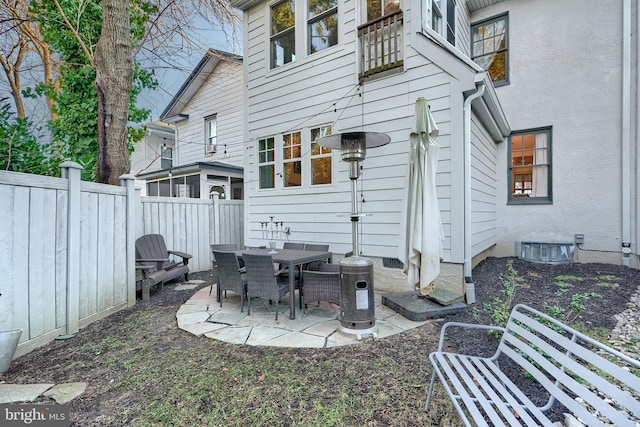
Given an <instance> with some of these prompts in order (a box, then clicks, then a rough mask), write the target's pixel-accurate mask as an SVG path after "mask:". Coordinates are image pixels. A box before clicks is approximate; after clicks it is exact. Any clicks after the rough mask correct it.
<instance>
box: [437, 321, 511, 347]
mask: <svg viewBox="0 0 640 427" xmlns="http://www.w3.org/2000/svg"><path fill="white" fill-rule="evenodd" d="M450 327H458V328H469V329H484V330H489V331H501V332H504V330H505V329H504V328H502V327H500V326H492V325H479V324H477V323H461V322H447V323H445V324H444V325H442V329H441V330H440V341H439V342H438V351H442V347H443V346H444V340H445V336H446V334H447V329H448V328H450Z"/></svg>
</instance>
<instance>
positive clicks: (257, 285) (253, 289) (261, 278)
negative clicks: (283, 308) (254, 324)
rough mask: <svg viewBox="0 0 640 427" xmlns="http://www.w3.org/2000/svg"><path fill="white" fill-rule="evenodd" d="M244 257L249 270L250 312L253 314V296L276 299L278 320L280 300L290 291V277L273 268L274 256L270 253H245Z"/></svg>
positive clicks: (248, 292) (248, 293) (248, 294)
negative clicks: (285, 276)
mask: <svg viewBox="0 0 640 427" xmlns="http://www.w3.org/2000/svg"><path fill="white" fill-rule="evenodd" d="M242 259H243V260H244V266H245V268H246V270H247V300H248V303H249V304H248V306H249V309H248V314H249V315H251V298H256V297H257V298H264V299H267V300H269V301H275V304H276V320H278V302H279V301H280V299H281V298H282V297H283V296H284V295H286V294H287V293H288V292H289V281H288V279H285V278H284V277H282V275H281V274H279V273H280V272H279V271H278V272H276V270H275V269H274V268H273V257H272V256H271V255H270V254H250V253H244V254H242ZM265 307H266V306H265Z"/></svg>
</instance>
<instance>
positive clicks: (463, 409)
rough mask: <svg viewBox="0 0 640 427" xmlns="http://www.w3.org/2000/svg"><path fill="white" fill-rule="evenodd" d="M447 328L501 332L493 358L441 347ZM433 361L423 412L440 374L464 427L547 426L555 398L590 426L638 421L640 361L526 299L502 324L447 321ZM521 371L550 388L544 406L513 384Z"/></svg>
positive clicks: (431, 356)
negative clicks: (535, 308)
mask: <svg viewBox="0 0 640 427" xmlns="http://www.w3.org/2000/svg"><path fill="white" fill-rule="evenodd" d="M450 327H470V328H478V329H485V330H491V329H494V330H499V331H502V332H503V334H502V338H501V339H500V342H499V344H498V348H497V350H496V352H495V354H494V355H493V356H491V357H479V356H473V355H463V354H457V353H451V352H446V351H443V346H444V343H445V339H446V332H447V329H448V328H450ZM429 359H430V361H431V364H432V365H433V368H434V372H433V375H432V377H431V384H430V387H429V392H428V396H427V402H426V404H425V411H426V410H428V408H429V405H430V403H431V398H432V394H433V389H434V383H435V379H436V377H437V378H438V379H439V380H440V382H441V383H442V384H443V386H444V389H445V390H446V392H447V394H448V395H449V397H450V398H451V400H452V402H453V405H454V406H455V408H456V410H457V411H458V413H459V414H460V417H461V418H462V421H463V422H464V425H466V426H471V425H479V426H484V425H527V426H539V425H549V426H550V425H552V422H551V421H550V420H549V419H548V418H547V416H546V415H545V414H544V412H546V411H548V410H549V409H550V408H551V407H552V406H553V405H554V403H555V402H556V401H557V402H559V403H560V404H562V405H563V406H564V407H566V408H567V410H568V411H567V412H571V413H572V414H573V415H574V416H575V417H576V418H578V419H579V420H580V421H582V422H583V423H584V424H586V425H603V421H602V420H605V419H606V420H608V422H609V423H612V424H613V425H616V426H636V425H637V424H636V423H635V421H634V420H633V419H634V417H635V418H636V419H638V418H640V401H639V400H638V396H639V395H640V377H638V376H637V375H640V374H639V371H638V369H640V361H638V360H635V359H633V358H631V357H629V356H626V355H625V354H623V353H621V352H619V351H617V350H615V349H613V348H611V347H609V346H607V345H604V344H602V343H600V342H598V341H596V340H594V339H592V338H590V337H588V336H586V335H584V334H582V333H580V332H578V331H576V330H575V329H572V328H570V327H569V326H566V325H565V324H563V323H561V322H559V321H558V320H556V319H554V318H552V317H550V316H548V315H546V314H544V313H541V312H539V311H537V310H534V309H532V308H530V307H527V306H525V305H522V304H519V305H517V306H515V307H514V308H513V310H512V312H511V314H510V316H509V319H508V321H507V326H506V327H504V328H499V327H494V326H487V325H474V324H467V323H458V322H449V323H446V324H445V325H444V326H443V327H442V331H441V333H440V342H439V345H438V351H435V352H433V353H431V354H430V355H429ZM501 365H502V369H501ZM507 366H509V368H507ZM634 371H635V373H634ZM522 375H527V377H530V378H533V379H534V380H533V381H534V382H536V383H537V384H536V385H539V386H541V387H543V388H544V389H545V391H546V393H548V400H547V401H546V403H545V402H543V403H542V404H539V405H538V406H537V405H536V404H535V403H533V402H532V401H531V399H530V398H529V396H527V393H526V391H523V390H521V389H519V388H518V387H517V386H516V385H515V382H516V381H517V379H516V377H517V376H522ZM576 398H580V399H581V400H582V402H580V401H579V400H576ZM471 420H472V421H473V424H472V422H471Z"/></svg>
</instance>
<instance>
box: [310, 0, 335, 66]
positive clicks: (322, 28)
mask: <svg viewBox="0 0 640 427" xmlns="http://www.w3.org/2000/svg"><path fill="white" fill-rule="evenodd" d="M307 19H308V31H309V54H312V53H316V52H320V51H321V50H324V49H326V48H328V47H331V46H333V45H336V44H338V0H308V12H307Z"/></svg>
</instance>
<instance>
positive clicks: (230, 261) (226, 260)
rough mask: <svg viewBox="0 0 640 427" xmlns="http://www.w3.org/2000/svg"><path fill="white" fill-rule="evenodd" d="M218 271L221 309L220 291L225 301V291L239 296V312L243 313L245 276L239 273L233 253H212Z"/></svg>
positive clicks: (219, 294) (220, 295)
mask: <svg viewBox="0 0 640 427" xmlns="http://www.w3.org/2000/svg"><path fill="white" fill-rule="evenodd" d="M213 256H214V257H215V259H216V264H217V269H218V297H219V302H220V307H222V291H224V297H225V299H226V296H227V291H233V292H235V293H237V294H239V295H240V311H244V297H245V295H246V293H247V276H246V274H245V273H243V272H241V269H240V264H239V263H238V256H237V255H236V252H235V251H213Z"/></svg>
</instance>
